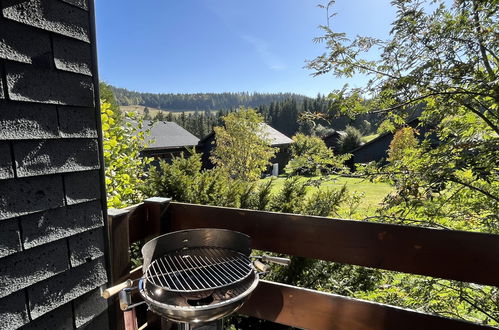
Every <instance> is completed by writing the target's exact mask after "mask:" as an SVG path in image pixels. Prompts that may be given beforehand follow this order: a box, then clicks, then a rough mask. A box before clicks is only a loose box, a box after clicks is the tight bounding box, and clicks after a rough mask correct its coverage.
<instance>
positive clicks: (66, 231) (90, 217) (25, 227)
mask: <svg viewBox="0 0 499 330" xmlns="http://www.w3.org/2000/svg"><path fill="white" fill-rule="evenodd" d="M19 221H20V223H21V228H22V242H23V244H24V248H25V249H31V248H33V247H36V246H39V245H42V244H47V243H50V242H53V241H55V240H58V239H61V238H65V237H69V236H72V235H76V234H79V233H83V232H85V231H87V230H90V229H94V228H99V227H102V226H103V225H104V223H103V218H102V210H101V204H100V202H90V203H84V204H79V205H75V206H71V207H61V208H58V209H55V210H48V211H45V212H41V213H36V214H32V215H28V216H24V217H21V218H19Z"/></svg>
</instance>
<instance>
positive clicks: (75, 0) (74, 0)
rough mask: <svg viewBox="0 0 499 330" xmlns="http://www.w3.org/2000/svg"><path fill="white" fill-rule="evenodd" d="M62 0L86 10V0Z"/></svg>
mask: <svg viewBox="0 0 499 330" xmlns="http://www.w3.org/2000/svg"><path fill="white" fill-rule="evenodd" d="M62 1H64V2H67V3H70V4H72V5H74V6H77V7H80V8H81V9H85V10H88V4H87V0H62Z"/></svg>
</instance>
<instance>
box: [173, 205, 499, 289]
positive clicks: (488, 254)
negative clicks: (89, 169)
mask: <svg viewBox="0 0 499 330" xmlns="http://www.w3.org/2000/svg"><path fill="white" fill-rule="evenodd" d="M167 212H168V215H169V216H168V219H169V220H168V221H169V226H170V228H171V230H181V229H189V228H203V227H206V228H225V229H231V230H237V231H240V232H243V233H246V234H248V235H249V236H251V238H252V246H253V248H254V249H259V250H265V251H272V252H278V253H284V254H289V255H294V256H301V257H308V258H314V259H322V260H328V261H335V262H340V263H346V264H353V265H360V266H367V267H374V268H381V269H387V270H395V271H400V272H405V273H411V274H419V275H429V276H434V277H439V278H446V279H454V280H459V281H464V282H472V283H479V284H487V285H494V286H499V253H498V251H499V235H490V234H482V233H471V232H462V231H453V230H438V229H429V228H420V227H411V226H401V225H391V224H380V223H369V222H362V221H353V220H335V219H330V218H322V217H313V216H302V215H296V214H283V213H274V212H263V211H253V210H242V209H233V208H224V207H214V206H201V205H194V204H184V203H171V204H170V206H169V207H168V209H167Z"/></svg>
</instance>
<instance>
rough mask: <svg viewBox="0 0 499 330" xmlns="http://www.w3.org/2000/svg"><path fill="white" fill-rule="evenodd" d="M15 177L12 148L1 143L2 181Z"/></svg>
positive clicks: (0, 171)
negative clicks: (11, 154)
mask: <svg viewBox="0 0 499 330" xmlns="http://www.w3.org/2000/svg"><path fill="white" fill-rule="evenodd" d="M13 177H14V169H13V167H12V159H11V156H10V146H9V144H8V143H5V142H3V143H2V142H1V141H0V180H2V179H9V178H13Z"/></svg>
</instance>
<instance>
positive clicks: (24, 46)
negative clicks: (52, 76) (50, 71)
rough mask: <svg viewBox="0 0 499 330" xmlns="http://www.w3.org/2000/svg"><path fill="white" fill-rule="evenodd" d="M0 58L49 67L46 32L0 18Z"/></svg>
mask: <svg viewBox="0 0 499 330" xmlns="http://www.w3.org/2000/svg"><path fill="white" fill-rule="evenodd" d="M0 31H2V34H1V37H0V58H3V59H7V60H12V61H17V62H22V63H28V64H36V65H38V66H45V67H50V66H51V63H52V61H53V60H52V47H51V46H50V36H49V34H48V33H47V32H44V31H41V30H38V29H35V28H32V27H29V26H26V25H24V24H19V23H17V22H13V21H11V20H7V19H4V18H1V17H0Z"/></svg>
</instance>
